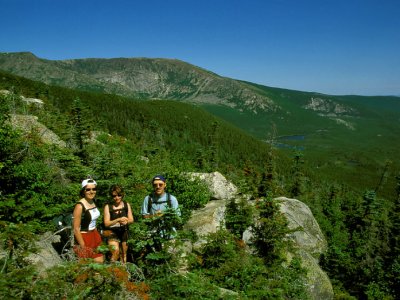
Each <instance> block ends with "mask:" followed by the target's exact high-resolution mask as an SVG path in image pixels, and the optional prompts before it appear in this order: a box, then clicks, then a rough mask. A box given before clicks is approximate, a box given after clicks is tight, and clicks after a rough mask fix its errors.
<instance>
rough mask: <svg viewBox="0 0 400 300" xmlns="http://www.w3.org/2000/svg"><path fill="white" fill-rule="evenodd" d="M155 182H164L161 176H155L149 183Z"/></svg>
mask: <svg viewBox="0 0 400 300" xmlns="http://www.w3.org/2000/svg"><path fill="white" fill-rule="evenodd" d="M155 180H161V181H163V182H165V177H164V176H162V175H156V176H154V177H153V179H152V180H151V182H154V181H155Z"/></svg>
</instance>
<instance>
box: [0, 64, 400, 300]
mask: <svg viewBox="0 0 400 300" xmlns="http://www.w3.org/2000/svg"><path fill="white" fill-rule="evenodd" d="M0 78H1V81H0V90H7V91H8V92H7V93H6V92H4V93H2V94H1V95H0V99H1V106H0V108H1V115H0V149H1V161H0V169H1V177H0V180H1V188H0V192H1V198H2V199H1V204H0V208H1V209H0V225H1V227H2V229H1V233H0V236H1V240H2V245H3V250H2V253H3V254H1V256H0V262H1V266H2V269H1V272H2V278H4V280H3V279H2V280H1V282H0V287H1V291H2V292H1V293H3V296H4V297H6V298H7V297H12V298H23V299H36V298H42V299H43V298H46V297H47V298H62V297H63V296H65V295H68V296H69V297H78V296H79V295H81V296H82V295H84V296H85V297H86V298H90V297H92V298H96V297H99V295H102V297H107V296H109V295H117V294H118V293H121V294H118V295H124V296H125V297H128V296H127V295H128V294H122V293H130V292H134V294H135V295H136V297H139V298H138V299H146V297H148V295H151V298H154V299H166V298H171V299H176V298H187V297H190V296H192V297H194V296H195V297H197V298H204V299H224V297H225V298H226V299H231V298H229V297H232V296H229V295H228V296H227V295H226V296H222V295H221V291H220V290H219V289H217V288H216V287H217V286H218V287H222V288H225V289H229V290H231V291H234V292H236V293H237V294H235V295H237V296H238V298H239V297H240V299H271V298H278V299H282V298H283V299H306V295H305V294H304V289H303V288H302V286H301V277H302V276H303V275H302V272H303V270H302V269H301V267H300V266H299V265H298V264H297V263H298V262H295V261H294V262H293V263H292V264H291V265H290V266H289V267H283V266H284V264H282V262H283V261H285V258H284V257H283V256H282V255H283V253H284V251H282V249H283V248H285V247H288V246H289V245H286V244H285V240H284V236H285V234H286V232H285V230H284V228H285V227H284V225H285V224H284V221H283V220H282V219H281V217H280V216H279V214H278V213H277V212H276V210H274V207H273V205H272V204H271V202H270V201H269V200H270V199H272V198H274V197H277V196H288V197H294V198H297V199H299V200H301V201H303V202H304V203H306V204H307V205H309V206H310V208H311V209H312V211H313V213H314V215H315V217H316V218H317V220H318V222H319V224H320V226H321V228H322V230H323V231H324V234H325V236H326V238H327V240H328V244H329V248H328V251H327V253H326V254H325V255H324V257H323V259H322V261H321V265H322V266H323V268H324V269H325V270H326V272H327V273H328V275H329V277H330V278H331V280H332V282H333V284H334V287H335V293H336V297H337V298H338V299H384V298H386V299H396V298H398V297H400V295H399V290H400V286H399V285H400V282H399V278H400V267H399V265H400V246H399V233H400V223H399V221H398V220H399V213H400V174H399V170H397V173H394V172H389V168H380V166H376V170H378V173H379V176H378V177H379V178H380V179H381V180H378V181H377V182H376V184H374V185H372V186H371V185H366V186H364V187H360V186H357V187H354V186H352V185H351V184H349V182H346V181H345V180H341V177H340V176H339V177H337V178H336V180H334V181H331V180H329V176H320V172H316V171H315V169H314V168H313V166H310V164H309V163H308V162H307V160H305V157H304V155H303V153H302V152H301V151H295V150H294V151H291V152H289V153H286V152H285V153H283V152H282V151H281V150H280V149H279V148H278V147H277V146H276V145H275V144H274V143H265V142H262V141H260V140H259V139H256V138H254V137H251V136H249V135H248V134H246V133H245V132H244V131H242V130H239V129H238V128H236V127H234V126H232V125H230V124H229V123H227V122H226V121H223V120H222V119H219V118H217V117H215V116H214V115H211V114H209V113H207V112H206V111H205V110H203V109H201V108H199V107H194V106H191V105H188V104H184V103H180V102H175V101H161V100H153V101H142V100H135V99H131V98H130V99H128V98H123V97H121V96H115V95H106V94H101V93H89V92H82V91H76V90H70V89H66V88H61V87H54V86H48V85H45V84H43V83H40V82H35V81H31V80H28V79H25V78H22V77H17V76H14V75H11V74H8V73H5V72H2V73H0ZM21 95H22V96H24V97H31V98H38V99H41V100H42V101H43V102H44V105H43V107H41V106H36V105H35V104H27V103H25V102H24V101H22V100H21V98H20V96H21ZM14 114H18V115H35V116H37V117H38V121H39V122H41V123H43V124H45V125H46V126H47V127H48V128H49V129H51V130H53V131H54V132H55V133H57V134H58V135H59V137H60V138H61V139H62V140H64V141H65V142H66V147H65V148H60V147H58V146H55V145H47V144H44V143H43V142H42V140H41V138H40V136H38V133H37V132H35V131H32V132H19V131H16V130H15V129H14V127H12V126H11V125H10V122H9V120H10V119H11V117H12V116H13V115H14ZM275 138H276V137H275V136H273V135H272V134H271V135H270V136H267V137H266V139H269V140H270V141H273V140H274V139H275ZM274 145H275V146H274ZM188 171H200V172H210V171H220V172H221V173H223V174H225V175H226V176H227V177H228V178H229V179H230V180H231V181H232V182H234V183H235V184H236V185H237V186H238V187H239V188H240V190H241V191H242V192H243V193H245V194H249V195H251V197H252V198H253V199H260V201H261V202H260V203H265V204H266V206H264V205H263V204H260V206H259V207H258V208H257V209H259V211H258V212H259V214H260V216H261V217H263V218H264V219H267V220H271V223H268V226H270V227H268V226H267V227H263V229H262V230H265V232H264V231H262V232H260V234H259V236H258V238H259V239H260V240H262V241H264V242H265V241H268V243H267V245H268V246H269V247H271V248H269V249H272V250H273V251H271V252H270V253H265V252H263V253H262V252H260V253H259V255H256V256H250V255H248V254H246V252H245V251H244V250H243V248H241V243H240V239H241V237H240V236H237V235H235V234H237V232H236V231H235V230H232V228H235V227H234V226H233V227H231V231H229V230H228V231H223V232H222V231H221V232H219V233H218V234H216V235H215V236H211V237H210V238H209V243H208V246H207V247H205V249H203V252H202V253H201V254H198V255H197V256H194V257H192V258H191V260H190V269H191V271H192V272H191V273H190V274H191V275H190V276H186V277H185V276H180V275H179V273H178V272H177V270H175V269H174V268H173V266H174V263H175V262H174V260H173V259H174V258H176V257H171V255H168V253H166V252H158V253H152V255H148V256H141V255H142V254H143V253H141V252H140V250H141V249H140V247H141V246H143V243H144V242H147V241H149V240H147V239H145V238H144V237H145V234H144V232H145V228H146V224H145V223H144V222H141V221H140V218H139V215H138V212H139V207H140V204H141V201H142V199H143V197H144V196H145V195H147V194H148V193H149V188H150V186H149V179H150V178H151V177H152V176H153V175H154V174H156V173H163V174H165V175H166V176H167V177H168V179H169V180H170V182H171V185H170V187H169V188H170V191H171V192H172V193H174V194H176V195H177V196H178V197H179V199H180V202H181V203H182V205H183V209H184V211H183V222H184V221H185V219H186V218H187V217H188V216H189V215H190V212H191V210H193V209H196V208H199V207H202V206H203V205H204V204H205V201H207V200H206V192H205V190H204V187H202V186H201V184H200V183H198V182H195V183H192V182H189V181H188V180H187V179H185V177H183V176H182V173H184V172H188ZM88 174H90V175H92V176H94V177H95V178H96V180H97V181H98V183H99V191H98V198H99V199H98V205H99V206H101V205H103V204H104V203H106V202H107V201H108V195H107V191H108V187H109V186H111V185H112V184H113V183H120V184H122V185H123V186H124V187H125V190H126V193H127V195H128V196H127V201H129V203H130V204H131V205H132V208H133V211H134V212H135V219H136V220H137V222H135V225H134V226H133V227H132V228H131V231H132V240H131V245H132V248H133V249H135V251H136V252H135V253H134V254H135V255H136V261H135V263H136V264H137V265H139V267H140V268H141V270H142V271H143V276H140V278H139V279H140V280H137V281H129V282H130V283H132V284H133V283H134V284H135V285H132V284H128V283H127V281H124V280H121V278H122V277H124V276H125V275H124V274H125V273H123V274H122V273H118V272H122V271H123V270H125V269H123V268H122V269H120V270H122V271H116V270H114V271H112V272H111V271H110V266H109V265H105V266H104V267H100V266H94V265H87V266H81V267H80V266H79V265H77V264H74V263H73V262H68V263H67V262H66V264H65V266H60V268H56V269H55V270H53V271H52V273H51V276H48V277H45V278H43V277H40V275H39V274H38V273H37V270H34V269H32V267H31V266H30V265H29V264H27V263H26V261H25V260H24V259H23V258H24V257H25V256H26V255H27V252H29V251H34V249H31V248H32V247H31V246H32V245H33V243H32V240H33V239H34V237H35V234H39V233H43V232H45V231H47V230H55V228H54V225H53V223H52V222H51V220H52V219H53V218H54V217H55V216H58V215H59V214H60V213H61V212H64V211H66V210H71V209H72V207H73V205H74V203H75V202H76V201H77V200H78V197H79V196H78V194H79V183H80V181H81V180H82V179H83V178H85V177H86V176H87V175H88ZM343 174H344V173H343ZM396 175H397V176H396ZM343 178H345V176H343ZM383 186H384V187H385V189H386V190H387V191H386V193H385V194H384V195H385V196H383V193H382V187H383ZM389 190H390V191H389ZM232 211H233V217H232V218H231V219H230V222H232V220H237V223H238V224H240V222H244V221H243V220H245V222H244V224H245V223H246V222H248V219H247V221H246V216H247V218H248V214H249V210H248V207H246V205H245V204H243V206H239V207H234V208H233V209H232ZM233 223H234V222H233ZM260 228H261V227H260ZM272 229H274V230H272ZM260 230H261V229H260ZM271 232H273V233H278V234H272V233H271ZM180 234H182V239H194V238H195V237H193V236H191V235H190V233H189V232H182V233H180ZM262 245H266V244H265V243H264V244H262ZM105 251H107V250H105ZM238 267H240V268H238ZM129 272H130V274H133V273H134V272H133V271H132V270H130V271H129ZM110 274H113V275H112V276H110ZM118 274H119V275H118ZM121 274H122V275H121ZM96 276H97V277H96ZM106 276H109V279H108V280H107V281H106V280H105V279H104V278H106ZM126 276H127V275H126ZM96 280H97V281H100V282H102V284H101V285H96V282H97V281H96ZM102 280H103V281H102ZM97 283H98V282H97ZM94 286H100V287H99V288H93V287H94ZM72 287H73V288H72ZM110 291H111V292H110ZM129 295H130V294H129ZM131 297H133V296H131ZM127 299H128V298H127ZM132 299H133V298H132Z"/></svg>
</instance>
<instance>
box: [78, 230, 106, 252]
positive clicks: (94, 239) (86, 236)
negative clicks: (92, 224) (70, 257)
mask: <svg viewBox="0 0 400 300" xmlns="http://www.w3.org/2000/svg"><path fill="white" fill-rule="evenodd" d="M81 234H82V238H83V241H84V242H85V247H83V248H82V247H81V246H79V245H75V246H74V251H75V254H76V255H77V256H78V257H79V258H96V257H101V256H103V254H101V253H97V251H96V248H97V247H98V246H100V245H101V243H102V240H101V236H100V234H99V232H98V231H97V230H96V229H95V230H92V231H89V232H81Z"/></svg>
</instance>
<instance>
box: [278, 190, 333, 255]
mask: <svg viewBox="0 0 400 300" xmlns="http://www.w3.org/2000/svg"><path fill="white" fill-rule="evenodd" d="M274 200H275V201H277V202H278V203H279V204H280V211H281V212H282V213H283V214H284V215H285V216H286V219H287V220H288V223H289V224H288V227H289V229H295V231H294V232H293V233H291V234H290V235H289V237H290V238H291V239H292V240H293V241H294V242H295V244H296V245H297V246H298V247H299V248H301V249H303V250H305V251H308V252H309V253H310V254H311V255H312V256H313V257H314V258H315V259H317V260H318V259H319V256H320V255H321V254H322V253H324V252H325V251H326V250H327V247H328V244H327V241H326V239H325V237H324V235H323V233H322V231H321V229H320V227H319V225H318V222H317V221H316V220H315V218H314V215H313V213H312V212H311V210H310V208H309V207H308V206H307V205H305V204H304V203H303V202H301V201H299V200H296V199H289V198H286V197H279V198H275V199H274Z"/></svg>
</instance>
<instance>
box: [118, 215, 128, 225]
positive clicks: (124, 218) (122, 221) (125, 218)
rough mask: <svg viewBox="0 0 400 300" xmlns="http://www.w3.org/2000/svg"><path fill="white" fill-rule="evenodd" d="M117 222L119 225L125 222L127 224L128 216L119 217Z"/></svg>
mask: <svg viewBox="0 0 400 300" xmlns="http://www.w3.org/2000/svg"><path fill="white" fill-rule="evenodd" d="M119 223H120V224H121V225H126V224H128V218H127V217H121V218H119Z"/></svg>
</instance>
